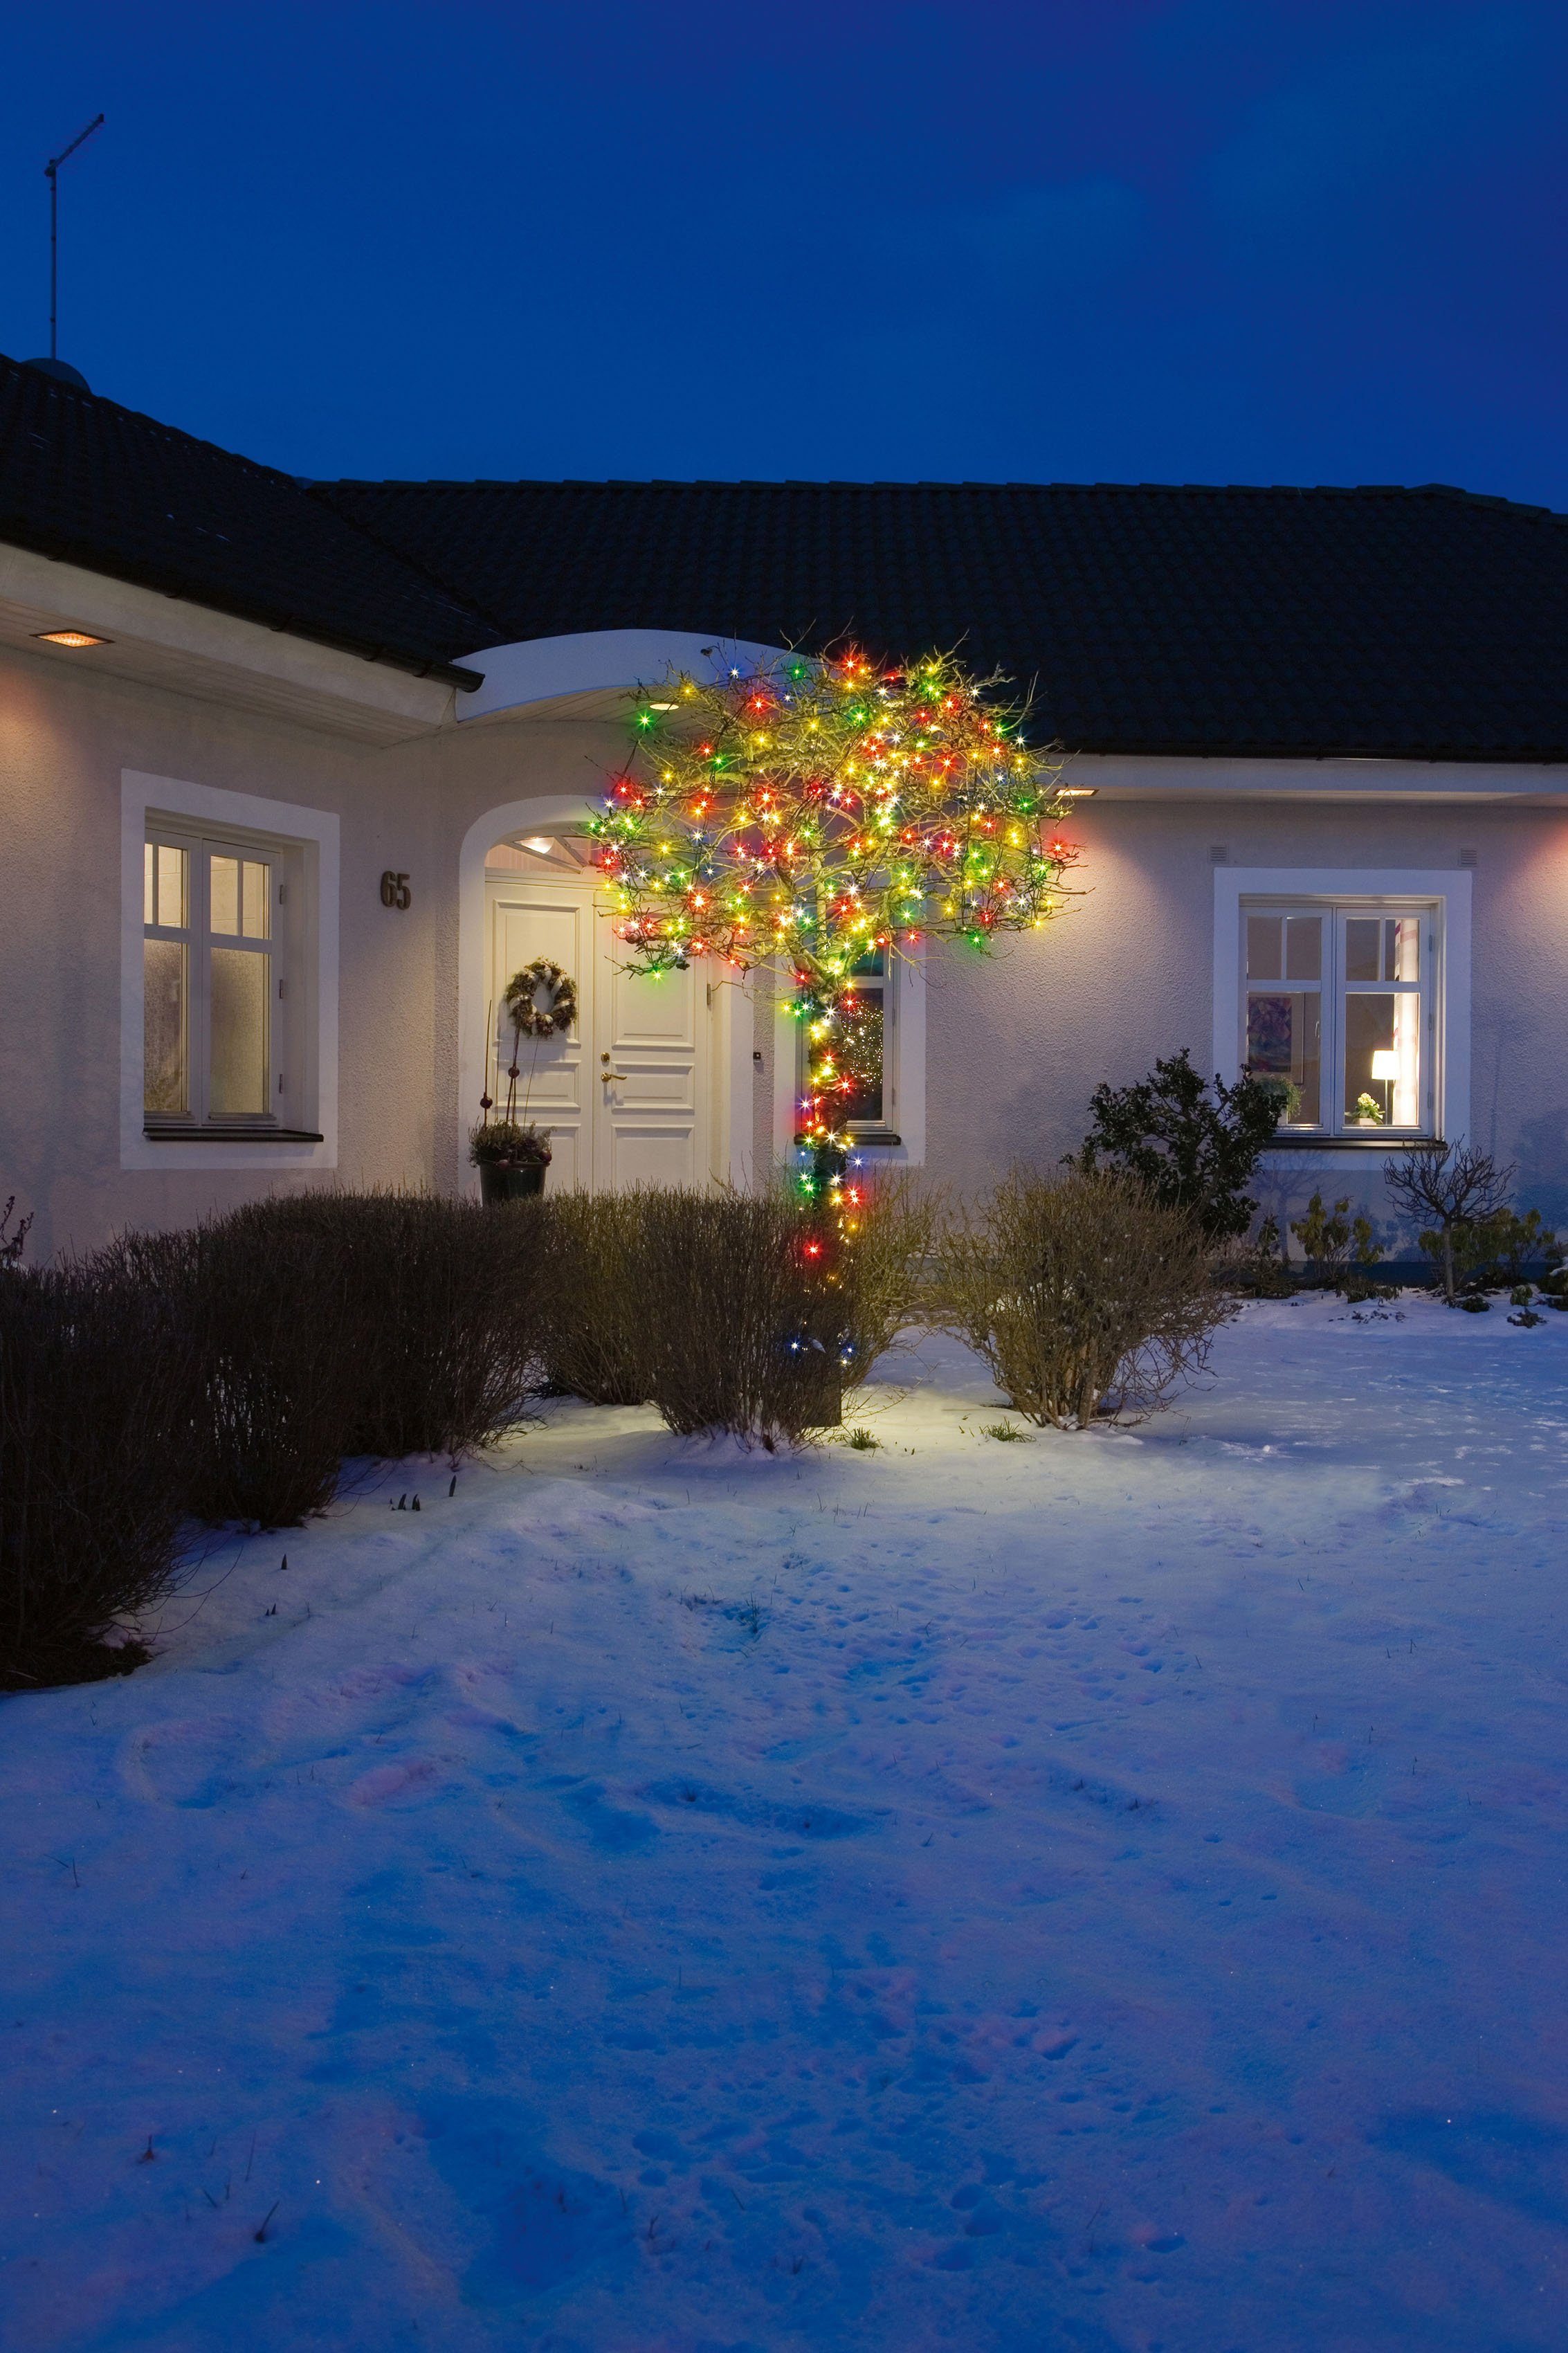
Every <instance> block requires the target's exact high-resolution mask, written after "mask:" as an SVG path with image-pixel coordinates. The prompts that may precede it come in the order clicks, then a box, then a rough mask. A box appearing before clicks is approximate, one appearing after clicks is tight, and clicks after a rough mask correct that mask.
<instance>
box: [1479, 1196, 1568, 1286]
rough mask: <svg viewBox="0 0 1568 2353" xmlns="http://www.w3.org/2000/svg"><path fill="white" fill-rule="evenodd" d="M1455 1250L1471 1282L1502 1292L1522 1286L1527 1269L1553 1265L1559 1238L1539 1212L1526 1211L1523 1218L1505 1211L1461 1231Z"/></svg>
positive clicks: (1481, 1219)
mask: <svg viewBox="0 0 1568 2353" xmlns="http://www.w3.org/2000/svg"><path fill="white" fill-rule="evenodd" d="M1454 1250H1455V1259H1456V1262H1457V1263H1458V1265H1459V1266H1461V1267H1462V1268H1463V1269H1464V1270H1465V1272H1466V1274H1467V1275H1468V1279H1469V1281H1470V1282H1479V1284H1480V1285H1481V1286H1482V1288H1483V1289H1484V1290H1497V1291H1502V1290H1507V1289H1511V1288H1512V1287H1513V1286H1514V1285H1515V1284H1516V1283H1520V1282H1523V1280H1524V1270H1525V1268H1526V1267H1527V1266H1532V1265H1537V1264H1539V1263H1540V1262H1541V1261H1542V1260H1544V1261H1548V1262H1550V1261H1552V1260H1553V1259H1554V1258H1555V1257H1556V1255H1557V1237H1556V1235H1555V1234H1554V1233H1553V1232H1552V1229H1551V1227H1550V1226H1549V1225H1547V1224H1546V1223H1545V1221H1544V1220H1543V1219H1542V1215H1541V1212H1540V1210H1539V1209H1527V1210H1526V1211H1525V1213H1524V1215H1523V1217H1522V1218H1521V1216H1520V1215H1519V1214H1518V1212H1517V1211H1516V1210H1513V1209H1510V1208H1500V1209H1494V1210H1493V1211H1492V1214H1491V1216H1490V1217H1489V1218H1479V1219H1476V1220H1474V1221H1473V1222H1472V1223H1468V1224H1465V1225H1462V1226H1461V1227H1459V1228H1458V1230H1457V1232H1456V1234H1455V1238H1454Z"/></svg>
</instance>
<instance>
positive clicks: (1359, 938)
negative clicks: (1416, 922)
mask: <svg viewBox="0 0 1568 2353" xmlns="http://www.w3.org/2000/svg"><path fill="white" fill-rule="evenodd" d="M1345 978H1346V979H1347V980H1382V979H1383V978H1384V970H1383V922H1382V918H1381V917H1380V916H1377V915H1352V916H1350V917H1349V918H1348V920H1347V922H1346V923H1345Z"/></svg>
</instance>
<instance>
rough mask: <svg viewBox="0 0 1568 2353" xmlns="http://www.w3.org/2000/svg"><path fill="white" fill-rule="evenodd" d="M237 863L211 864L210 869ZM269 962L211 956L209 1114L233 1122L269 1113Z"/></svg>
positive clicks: (250, 953)
mask: <svg viewBox="0 0 1568 2353" xmlns="http://www.w3.org/2000/svg"><path fill="white" fill-rule="evenodd" d="M213 864H214V865H215V866H217V865H219V864H228V865H231V866H233V865H236V864H237V860H233V859H229V860H218V859H216V858H215V859H214V860H213ZM271 978H272V959H271V957H270V956H268V955H257V954H256V953H255V951H254V950H251V949H246V948H214V950H213V952H212V1090H211V1093H212V1111H213V1115H214V1117H215V1118H220V1119H221V1118H225V1117H228V1118H236V1117H239V1116H241V1115H247V1114H251V1113H260V1112H266V1111H268V1110H270V1108H271V1105H270V1103H269V1102H268V1051H267V1009H268V997H269V996H270V994H271Z"/></svg>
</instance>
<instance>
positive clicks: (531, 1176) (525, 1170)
mask: <svg viewBox="0 0 1568 2353" xmlns="http://www.w3.org/2000/svg"><path fill="white" fill-rule="evenodd" d="M543 1190H544V1163H543V1161H542V1160H529V1161H525V1162H524V1163H523V1165H522V1166H521V1167H515V1166H508V1165H507V1164H506V1163H505V1162H503V1161H499V1160H481V1161H480V1163H479V1198H480V1200H481V1201H482V1202H483V1203H484V1205H485V1207H486V1208H487V1209H493V1208H496V1207H497V1206H498V1204H499V1203H500V1202H502V1201H531V1200H534V1199H536V1198H538V1196H539V1195H540V1194H541V1193H542V1192H543Z"/></svg>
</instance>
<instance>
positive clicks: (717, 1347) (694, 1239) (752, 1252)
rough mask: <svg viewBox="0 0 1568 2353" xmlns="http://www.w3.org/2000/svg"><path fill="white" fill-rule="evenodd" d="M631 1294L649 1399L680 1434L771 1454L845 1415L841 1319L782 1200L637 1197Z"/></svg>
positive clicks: (800, 1225) (795, 1217) (803, 1231)
mask: <svg viewBox="0 0 1568 2353" xmlns="http://www.w3.org/2000/svg"><path fill="white" fill-rule="evenodd" d="M636 1199H637V1220H636V1235H635V1241H634V1244H633V1249H632V1252H631V1267H630V1284H629V1289H630V1295H631V1298H632V1300H633V1302H634V1303H635V1307H636V1311H637V1315H638V1318H639V1320H640V1322H641V1324H642V1328H643V1332H644V1335H645V1339H646V1346H647V1383H648V1392H647V1393H648V1396H649V1398H651V1400H652V1402H653V1403H654V1404H655V1405H656V1406H657V1407H658V1409H659V1412H660V1413H661V1414H662V1415H663V1417H664V1419H665V1420H666V1421H667V1422H668V1425H669V1427H670V1429H671V1430H676V1431H678V1432H679V1433H680V1434H681V1435H682V1436H690V1435H694V1434H696V1433H698V1432H700V1431H719V1430H729V1431H731V1432H732V1433H733V1434H734V1435H735V1436H736V1437H737V1438H740V1439H741V1440H743V1441H744V1442H745V1443H747V1444H752V1443H760V1444H761V1445H763V1446H765V1447H766V1448H767V1449H768V1450H769V1451H770V1452H771V1451H773V1448H774V1447H775V1446H777V1445H778V1444H779V1442H780V1441H781V1440H786V1441H789V1442H792V1443H798V1441H799V1440H801V1439H803V1438H804V1437H805V1434H806V1432H807V1431H808V1430H814V1429H820V1428H823V1427H826V1426H827V1425H829V1424H833V1423H837V1421H838V1420H839V1419H840V1416H841V1413H842V1402H841V1400H842V1384H843V1377H844V1366H843V1364H842V1361H841V1344H842V1341H843V1334H844V1321H845V1319H844V1314H843V1309H842V1305H841V1303H840V1301H839V1299H838V1297H837V1294H836V1293H834V1292H833V1291H832V1290H830V1289H829V1288H828V1286H827V1285H826V1283H825V1282H824V1281H823V1278H822V1275H821V1273H820V1272H819V1271H818V1267H817V1262H816V1260H815V1259H814V1258H813V1256H812V1255H811V1254H810V1252H809V1250H808V1244H809V1241H810V1240H811V1228H810V1226H809V1225H808V1224H807V1223H806V1221H805V1220H803V1219H802V1217H801V1214H800V1212H799V1210H798V1208H796V1207H795V1204H794V1203H793V1202H791V1201H789V1200H788V1199H786V1198H784V1197H783V1196H781V1195H778V1194H769V1195H763V1196H762V1197H760V1198H752V1197H747V1196H742V1195H740V1194H732V1193H702V1192H698V1191H695V1190H690V1191H686V1190H676V1189H671V1190H669V1191H658V1192H651V1191H650V1192H647V1193H643V1194H641V1195H639V1196H637V1197H636Z"/></svg>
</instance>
